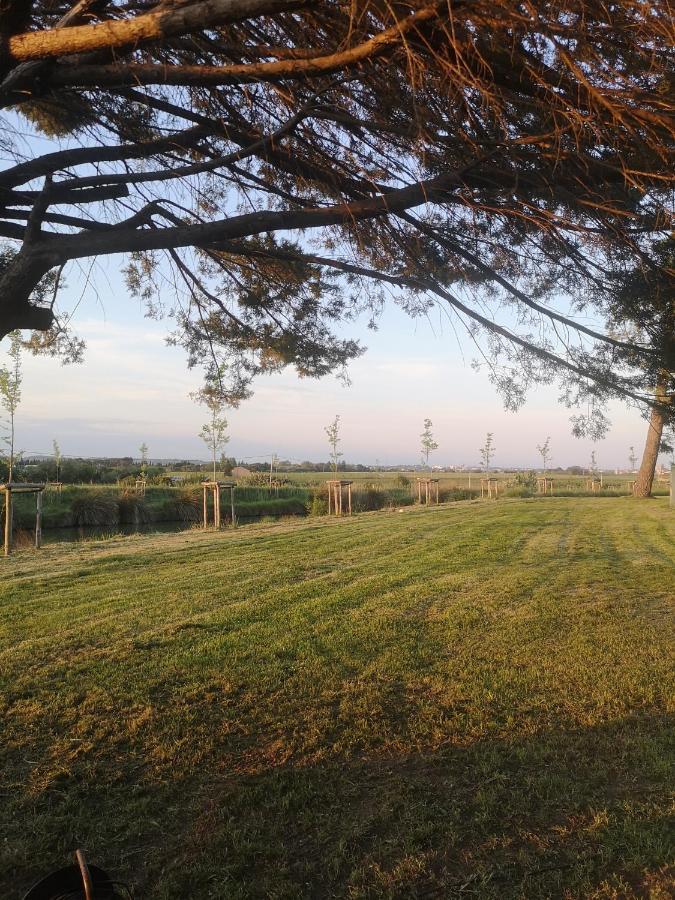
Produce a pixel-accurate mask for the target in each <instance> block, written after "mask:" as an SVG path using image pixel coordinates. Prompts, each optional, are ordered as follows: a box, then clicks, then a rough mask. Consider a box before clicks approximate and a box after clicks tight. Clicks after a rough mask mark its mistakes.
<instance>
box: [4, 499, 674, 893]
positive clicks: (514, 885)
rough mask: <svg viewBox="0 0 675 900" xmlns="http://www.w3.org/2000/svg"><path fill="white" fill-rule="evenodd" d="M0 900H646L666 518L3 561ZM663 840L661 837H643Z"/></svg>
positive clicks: (670, 556) (660, 827)
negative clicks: (52, 874)
mask: <svg viewBox="0 0 675 900" xmlns="http://www.w3.org/2000/svg"><path fill="white" fill-rule="evenodd" d="M3 566H4V569H3V572H4V576H5V577H4V579H3V581H2V586H1V587H0V678H1V682H0V689H1V691H2V699H1V700H0V711H1V714H2V721H3V740H2V743H1V745H0V810H1V812H0V821H1V822H2V828H1V830H2V837H3V839H2V842H1V843H0V896H2V897H3V898H7V900H13V898H19V897H20V896H21V895H22V891H24V890H25V889H26V888H27V887H28V885H29V883H30V882H31V880H32V879H33V878H35V877H37V876H38V875H39V874H40V873H42V872H44V871H47V870H48V869H49V868H50V867H52V866H55V865H59V864H62V863H63V861H64V860H65V859H67V856H68V854H69V853H70V852H71V851H72V849H74V848H75V847H76V846H82V847H84V848H85V849H86V851H87V853H88V855H89V858H90V859H91V860H92V861H96V862H97V863H99V864H100V865H103V866H104V867H106V868H107V869H109V870H110V871H111V872H113V873H114V874H115V875H116V876H118V877H120V878H123V879H125V880H128V881H129V882H132V883H133V884H134V886H135V890H136V896H137V897H138V900H187V898H195V900H198V898H199V900H202V898H222V900H225V898H263V897H266V898H299V897H307V898H323V897H327V898H330V897H335V898H337V897H340V898H350V900H357V898H358V900H362V898H363V900H366V898H385V897H387V898H414V897H420V898H422V897H424V898H429V897H438V898H446V897H462V898H464V897H478V898H488V900H492V898H494V900H497V898H545V897H551V898H562V897H568V898H576V897H585V898H597V900H599V898H636V897H650V898H651V900H665V898H668V897H671V896H672V895H673V891H674V890H675V878H674V870H673V868H669V865H670V864H672V861H673V858H674V850H675V842H674V841H673V830H672V820H669V815H670V814H671V812H672V807H671V806H670V804H669V787H670V788H672V784H673V759H674V754H673V728H672V724H673V723H672V704H671V701H672V697H673V693H674V692H673V687H674V686H675V685H674V684H673V655H672V650H673V615H672V613H673V600H674V599H675V575H674V573H675V510H672V509H670V508H669V507H668V506H667V503H666V501H664V500H661V499H658V500H653V501H636V500H633V499H630V498H615V499H612V498H603V499H565V498H561V499H556V498H553V499H550V500H546V501H543V500H505V501H499V502H490V503H488V502H485V503H475V502H457V503H453V504H448V505H443V506H441V507H438V508H432V509H429V510H426V509H420V508H413V507H410V508H406V509H404V510H402V511H400V512H399V511H391V512H389V511H384V512H378V513H366V514H362V515H359V516H356V517H354V518H353V519H343V520H328V519H325V518H311V519H306V520H298V521H297V522H295V523H288V522H282V523H276V524H271V525H256V526H247V527H244V528H241V529H239V530H237V531H234V532H231V531H228V532H223V533H221V534H214V533H209V532H205V533H200V532H184V533H180V534H174V535H164V536H161V537H158V536H152V537H129V538H119V539H114V540H110V541H104V542H100V543H91V544H75V545H67V546H66V545H55V546H52V547H50V548H48V549H45V550H43V551H42V552H41V553H39V554H34V553H29V552H20V553H17V554H16V555H15V556H13V557H11V558H10V559H9V560H6V561H5V562H4V563H3ZM669 826H670V827H669Z"/></svg>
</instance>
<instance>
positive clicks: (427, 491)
mask: <svg viewBox="0 0 675 900" xmlns="http://www.w3.org/2000/svg"><path fill="white" fill-rule="evenodd" d="M438 482H439V479H438V478H418V479H417V502H418V503H422V494H423V493H424V503H425V504H426V505H427V506H429V504H430V503H431V501H432V499H433V498H434V497H435V502H436V504H437V505H438Z"/></svg>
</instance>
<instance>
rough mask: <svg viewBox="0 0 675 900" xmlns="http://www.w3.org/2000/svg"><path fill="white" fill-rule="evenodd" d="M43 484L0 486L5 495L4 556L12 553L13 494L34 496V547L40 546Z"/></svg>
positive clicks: (8, 483)
mask: <svg viewBox="0 0 675 900" xmlns="http://www.w3.org/2000/svg"><path fill="white" fill-rule="evenodd" d="M44 489H45V485H44V484H29V483H28V482H26V483H23V482H16V481H14V482H10V481H8V482H7V483H6V484H3V485H0V491H2V492H3V493H4V495H5V556H9V554H10V553H11V551H12V505H13V504H12V500H13V495H14V494H35V546H36V547H37V548H38V549H39V548H40V547H41V546H42V494H43V491H44Z"/></svg>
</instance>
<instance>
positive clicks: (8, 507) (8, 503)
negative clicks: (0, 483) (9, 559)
mask: <svg viewBox="0 0 675 900" xmlns="http://www.w3.org/2000/svg"><path fill="white" fill-rule="evenodd" d="M11 547H12V492H11V490H10V489H9V488H5V556H9V551H10V549H11Z"/></svg>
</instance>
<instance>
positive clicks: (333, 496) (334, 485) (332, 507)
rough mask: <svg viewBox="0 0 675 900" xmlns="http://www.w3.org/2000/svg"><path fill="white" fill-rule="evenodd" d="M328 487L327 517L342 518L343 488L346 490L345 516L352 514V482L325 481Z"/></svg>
mask: <svg viewBox="0 0 675 900" xmlns="http://www.w3.org/2000/svg"><path fill="white" fill-rule="evenodd" d="M326 484H327V485H328V515H330V514H331V511H332V513H333V515H335V516H342V515H344V513H343V504H342V501H343V494H344V488H347V515H348V516H351V514H352V484H353V482H352V481H327V482H326Z"/></svg>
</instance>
